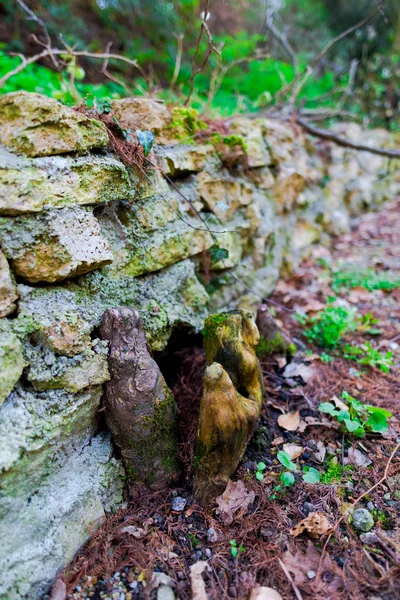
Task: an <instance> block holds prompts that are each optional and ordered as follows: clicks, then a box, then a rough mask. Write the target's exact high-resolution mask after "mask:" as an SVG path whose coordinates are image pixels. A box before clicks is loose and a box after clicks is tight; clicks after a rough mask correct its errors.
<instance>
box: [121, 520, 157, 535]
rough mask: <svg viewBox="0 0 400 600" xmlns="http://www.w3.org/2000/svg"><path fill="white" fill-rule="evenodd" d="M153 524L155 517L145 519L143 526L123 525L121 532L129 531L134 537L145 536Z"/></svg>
mask: <svg viewBox="0 0 400 600" xmlns="http://www.w3.org/2000/svg"><path fill="white" fill-rule="evenodd" d="M152 524H153V519H151V518H150V519H146V520H145V521H143V527H136V525H127V526H126V527H122V528H121V529H120V532H121V533H128V534H129V535H133V537H135V538H137V539H139V540H140V539H141V538H144V537H145V536H146V535H147V534H148V531H149V527H150V525H152Z"/></svg>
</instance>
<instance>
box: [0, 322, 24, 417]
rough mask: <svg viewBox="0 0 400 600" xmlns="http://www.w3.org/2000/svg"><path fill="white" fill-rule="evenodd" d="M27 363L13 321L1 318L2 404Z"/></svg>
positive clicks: (0, 400) (0, 365) (0, 384)
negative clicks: (13, 327)
mask: <svg viewBox="0 0 400 600" xmlns="http://www.w3.org/2000/svg"><path fill="white" fill-rule="evenodd" d="M25 366H26V363H25V361H24V358H23V355H22V345H21V342H20V341H19V339H18V337H17V336H16V335H15V333H14V332H13V330H12V324H11V321H8V320H7V319H1V320H0V406H1V404H3V402H4V400H5V399H6V398H7V396H8V395H9V394H10V392H11V391H12V389H13V387H14V385H15V384H16V383H17V381H18V379H19V378H20V377H21V375H22V371H23V369H24V367H25Z"/></svg>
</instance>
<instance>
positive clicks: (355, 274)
mask: <svg viewBox="0 0 400 600" xmlns="http://www.w3.org/2000/svg"><path fill="white" fill-rule="evenodd" d="M331 276H332V283H331V287H332V290H333V291H334V292H335V293H338V292H340V291H343V290H346V289H352V288H355V287H362V288H364V289H366V290H368V291H369V292H373V291H374V290H384V291H386V292H389V291H391V290H394V289H396V288H398V287H400V277H399V276H398V275H396V274H395V273H393V272H391V271H377V270H375V269H369V268H365V269H363V268H360V267H359V266H354V267H350V268H348V269H345V270H341V269H339V270H337V271H332V273H331Z"/></svg>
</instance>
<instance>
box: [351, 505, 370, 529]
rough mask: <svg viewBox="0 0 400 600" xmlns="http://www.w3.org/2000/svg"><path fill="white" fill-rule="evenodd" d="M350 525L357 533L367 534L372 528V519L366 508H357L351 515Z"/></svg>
mask: <svg viewBox="0 0 400 600" xmlns="http://www.w3.org/2000/svg"><path fill="white" fill-rule="evenodd" d="M352 525H353V527H354V528H355V529H358V530H359V531H364V532H367V531H369V530H370V529H372V527H373V526H374V518H373V516H372V515H371V513H370V512H369V510H367V509H366V508H357V510H355V511H354V513H353V520H352Z"/></svg>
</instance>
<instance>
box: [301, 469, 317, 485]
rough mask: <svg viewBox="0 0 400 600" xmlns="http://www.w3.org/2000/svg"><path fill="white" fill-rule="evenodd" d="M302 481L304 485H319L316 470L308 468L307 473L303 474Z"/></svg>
mask: <svg viewBox="0 0 400 600" xmlns="http://www.w3.org/2000/svg"><path fill="white" fill-rule="evenodd" d="M303 481H305V482H306V483H319V481H320V477H319V473H318V471H317V469H314V467H310V468H309V469H308V471H307V473H303Z"/></svg>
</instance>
